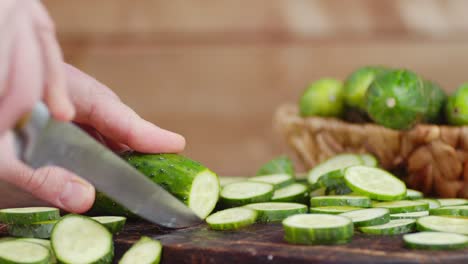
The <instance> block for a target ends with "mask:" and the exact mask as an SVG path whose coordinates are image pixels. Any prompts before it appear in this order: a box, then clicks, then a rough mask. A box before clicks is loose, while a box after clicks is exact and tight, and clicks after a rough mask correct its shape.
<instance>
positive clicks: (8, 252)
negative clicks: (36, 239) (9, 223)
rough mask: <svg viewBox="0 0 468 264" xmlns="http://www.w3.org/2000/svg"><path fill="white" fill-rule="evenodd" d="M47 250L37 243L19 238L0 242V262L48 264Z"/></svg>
mask: <svg viewBox="0 0 468 264" xmlns="http://www.w3.org/2000/svg"><path fill="white" fill-rule="evenodd" d="M49 261H50V252H49V250H48V249H47V248H46V247H44V246H41V245H39V244H35V243H30V242H27V241H22V240H20V239H13V240H6V241H1V242H0V263H6V264H9V263H17V264H48V263H49Z"/></svg>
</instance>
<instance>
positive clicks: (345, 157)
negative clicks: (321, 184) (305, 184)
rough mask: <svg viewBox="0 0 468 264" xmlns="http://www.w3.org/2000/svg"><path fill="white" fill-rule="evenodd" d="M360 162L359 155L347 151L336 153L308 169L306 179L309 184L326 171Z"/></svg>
mask: <svg viewBox="0 0 468 264" xmlns="http://www.w3.org/2000/svg"><path fill="white" fill-rule="evenodd" d="M360 164H362V160H361V158H360V156H359V155H355V154H348V153H345V154H338V155H336V156H334V157H331V158H329V159H327V160H326V161H324V162H322V163H320V164H318V165H317V166H315V167H314V168H312V169H311V170H310V171H309V176H308V177H307V180H308V181H309V184H314V183H316V182H317V181H318V179H319V178H320V177H321V176H322V175H324V174H326V173H328V172H331V171H334V170H339V169H343V168H346V167H349V166H353V165H360Z"/></svg>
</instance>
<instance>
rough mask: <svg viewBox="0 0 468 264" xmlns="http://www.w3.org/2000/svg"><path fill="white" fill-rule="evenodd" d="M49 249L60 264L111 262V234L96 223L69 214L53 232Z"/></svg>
mask: <svg viewBox="0 0 468 264" xmlns="http://www.w3.org/2000/svg"><path fill="white" fill-rule="evenodd" d="M50 242H51V245H52V249H53V251H54V252H55V257H56V258H57V260H58V262H59V263H111V261H112V258H113V256H114V243H113V241H112V234H111V233H110V232H109V230H107V228H106V227H104V226H103V225H102V224H100V223H99V222H98V221H96V220H94V219H92V218H90V217H86V216H82V215H74V214H69V215H66V216H64V217H63V218H62V219H60V220H59V221H58V222H57V223H56V224H55V227H54V229H53V230H52V235H51V238H50Z"/></svg>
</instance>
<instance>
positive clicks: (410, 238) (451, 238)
mask: <svg viewBox="0 0 468 264" xmlns="http://www.w3.org/2000/svg"><path fill="white" fill-rule="evenodd" d="M403 241H404V242H405V246H406V247H407V248H413V249H433V250H447V249H461V248H466V247H467V246H468V237H466V236H463V235H459V234H453V233H445V232H430V231H426V232H419V233H415V234H406V235H404V236H403Z"/></svg>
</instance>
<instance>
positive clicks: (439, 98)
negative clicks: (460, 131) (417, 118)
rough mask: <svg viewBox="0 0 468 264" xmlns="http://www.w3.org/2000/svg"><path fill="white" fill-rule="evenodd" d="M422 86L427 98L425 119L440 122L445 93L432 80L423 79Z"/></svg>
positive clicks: (445, 98)
mask: <svg viewBox="0 0 468 264" xmlns="http://www.w3.org/2000/svg"><path fill="white" fill-rule="evenodd" d="M424 88H425V89H426V94H427V96H428V98H429V107H428V110H427V113H426V121H427V122H429V123H433V124H438V123H441V120H442V114H443V110H444V106H445V104H446V101H447V95H446V94H445V92H444V91H443V90H442V88H440V86H439V85H438V84H437V83H435V82H432V81H427V80H426V81H424Z"/></svg>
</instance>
